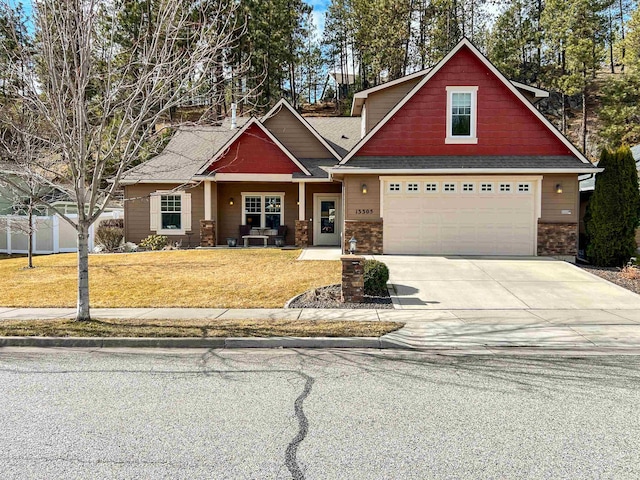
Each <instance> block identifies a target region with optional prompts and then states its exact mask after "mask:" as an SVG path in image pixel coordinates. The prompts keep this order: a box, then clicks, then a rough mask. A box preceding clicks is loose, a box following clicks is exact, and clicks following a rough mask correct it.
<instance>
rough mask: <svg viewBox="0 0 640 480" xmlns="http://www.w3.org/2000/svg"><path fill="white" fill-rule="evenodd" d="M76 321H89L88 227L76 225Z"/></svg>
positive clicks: (80, 224)
mask: <svg viewBox="0 0 640 480" xmlns="http://www.w3.org/2000/svg"><path fill="white" fill-rule="evenodd" d="M76 320H77V321H87V320H91V316H90V314H89V227H87V226H86V225H84V224H82V223H79V225H78V309H77V312H76Z"/></svg>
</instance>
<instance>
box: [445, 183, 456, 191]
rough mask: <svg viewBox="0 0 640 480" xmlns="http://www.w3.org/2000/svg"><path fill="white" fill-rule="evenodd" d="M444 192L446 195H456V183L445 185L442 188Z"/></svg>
mask: <svg viewBox="0 0 640 480" xmlns="http://www.w3.org/2000/svg"><path fill="white" fill-rule="evenodd" d="M442 190H443V191H444V192H445V193H455V192H456V184H455V183H445V184H444V185H443V187H442Z"/></svg>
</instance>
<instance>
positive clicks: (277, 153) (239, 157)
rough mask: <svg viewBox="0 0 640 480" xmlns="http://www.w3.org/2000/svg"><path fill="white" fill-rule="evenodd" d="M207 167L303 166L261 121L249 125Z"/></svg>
mask: <svg viewBox="0 0 640 480" xmlns="http://www.w3.org/2000/svg"><path fill="white" fill-rule="evenodd" d="M207 171H209V172H212V171H215V172H217V173H294V172H300V171H301V170H300V168H298V166H297V165H296V164H295V163H293V162H292V161H291V159H290V158H289V157H288V156H287V155H286V154H285V153H284V152H283V151H282V150H281V149H280V147H279V146H278V145H276V144H275V143H274V142H273V141H272V140H271V139H270V138H269V137H268V136H267V134H266V133H264V132H263V131H262V129H261V128H260V127H258V126H257V125H255V124H254V125H251V126H250V127H249V128H247V129H246V130H245V131H244V132H243V133H242V135H240V137H238V138H237V139H236V141H235V142H233V143H232V144H231V146H230V147H229V148H228V150H227V152H226V153H225V154H224V155H222V156H221V157H220V158H219V159H218V160H217V161H216V162H214V163H212V164H211V166H209V168H208V169H207Z"/></svg>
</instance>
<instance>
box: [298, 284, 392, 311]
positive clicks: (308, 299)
mask: <svg viewBox="0 0 640 480" xmlns="http://www.w3.org/2000/svg"><path fill="white" fill-rule="evenodd" d="M340 290H341V286H340V284H337V285H327V286H326V287H318V288H314V289H311V290H307V291H306V292H304V293H303V294H302V295H300V296H299V297H297V298H296V299H295V300H294V301H292V302H291V303H290V304H289V308H393V303H392V302H391V297H389V294H388V293H387V295H385V296H380V297H376V296H370V295H365V296H364V302H362V303H343V302H342V301H341V300H340Z"/></svg>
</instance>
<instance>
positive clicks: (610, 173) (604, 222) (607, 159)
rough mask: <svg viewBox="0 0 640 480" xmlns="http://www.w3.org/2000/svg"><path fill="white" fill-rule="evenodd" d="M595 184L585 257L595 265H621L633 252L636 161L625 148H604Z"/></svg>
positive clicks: (638, 198) (639, 201)
mask: <svg viewBox="0 0 640 480" xmlns="http://www.w3.org/2000/svg"><path fill="white" fill-rule="evenodd" d="M598 167H602V168H604V171H603V172H602V173H598V174H597V175H596V186H595V189H594V191H593V196H592V197H591V201H590V202H589V206H588V207H587V212H586V214H585V218H584V221H585V228H586V231H587V236H588V245H587V259H588V260H589V261H590V262H591V263H593V264H594V265H597V266H603V267H614V266H616V267H620V266H622V265H624V264H626V263H627V261H628V260H629V258H630V257H631V256H633V255H634V254H635V252H636V248H637V247H636V239H635V230H636V228H637V227H638V221H639V220H640V191H638V173H637V171H636V163H635V161H634V159H633V155H632V154H631V150H630V149H629V148H628V147H624V148H620V149H619V150H618V151H616V152H609V151H608V150H606V149H605V150H603V151H602V154H601V155H600V163H599V164H598Z"/></svg>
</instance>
